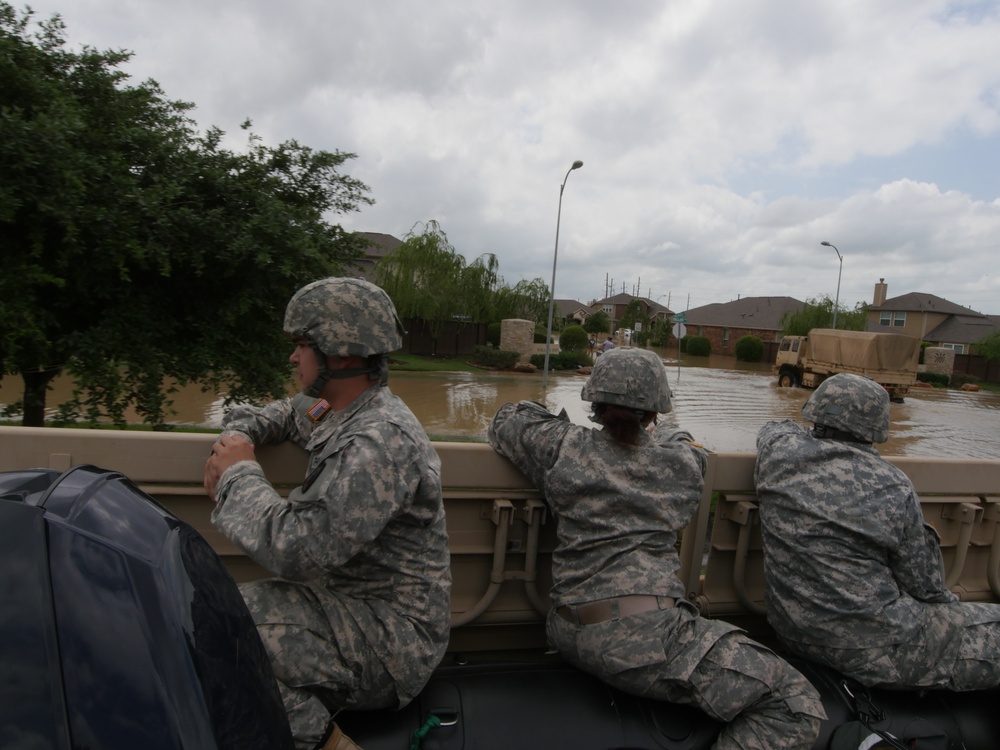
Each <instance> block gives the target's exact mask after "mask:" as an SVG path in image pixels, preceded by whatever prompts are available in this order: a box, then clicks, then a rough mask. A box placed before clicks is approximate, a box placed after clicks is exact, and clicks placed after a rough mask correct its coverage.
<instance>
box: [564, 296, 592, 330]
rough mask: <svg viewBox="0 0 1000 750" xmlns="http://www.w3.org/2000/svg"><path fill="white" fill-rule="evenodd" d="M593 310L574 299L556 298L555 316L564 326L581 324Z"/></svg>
mask: <svg viewBox="0 0 1000 750" xmlns="http://www.w3.org/2000/svg"><path fill="white" fill-rule="evenodd" d="M593 312H594V311H593V310H591V309H590V308H589V307H588V306H587V305H585V304H583V303H582V302H578V301H577V300H575V299H557V300H556V305H555V317H556V320H559V321H560V322H561V323H562V324H563V325H564V326H567V325H583V321H585V320H586V319H587V316H588V315H590V314H591V313H593Z"/></svg>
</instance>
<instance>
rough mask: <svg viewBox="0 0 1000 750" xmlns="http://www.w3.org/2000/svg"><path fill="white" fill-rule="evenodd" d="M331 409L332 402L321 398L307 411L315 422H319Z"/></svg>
mask: <svg viewBox="0 0 1000 750" xmlns="http://www.w3.org/2000/svg"><path fill="white" fill-rule="evenodd" d="M328 411H330V404H329V402H327V400H326V399H325V398H321V399H320V400H319V401H317V402H316V403H315V404H313V405H312V406H310V407H309V411H307V412H306V413H307V414H308V415H309V418H310V419H311V420H312V421H313V422H318V421H319V420H321V419H322V418H323V415H324V414H326V413H327V412H328Z"/></svg>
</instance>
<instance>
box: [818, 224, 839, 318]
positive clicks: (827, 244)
mask: <svg viewBox="0 0 1000 750" xmlns="http://www.w3.org/2000/svg"><path fill="white" fill-rule="evenodd" d="M819 244H821V245H823V246H824V247H832V248H833V252H835V253H836V254H837V258H839V259H840V270H839V271H837V298H836V299H835V300H834V301H833V327H834V328H836V327H837V309H838V308H839V306H840V275H841V274H842V273H843V272H844V256H843V255H841V254H840V250H838V249H837V246H836V245H833V244H831V243H829V242H821V243H819Z"/></svg>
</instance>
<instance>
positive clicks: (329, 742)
mask: <svg viewBox="0 0 1000 750" xmlns="http://www.w3.org/2000/svg"><path fill="white" fill-rule="evenodd" d="M320 750H361V747H360V746H359V745H358V744H357V743H356V742H355V741H354V740H352V739H351V738H350V737H348V736H347V735H346V734H344V733H343V732H342V731H341V729H340V727H339V726H337V725H336V724H334V725H333V730H332V731H331V732H330V736H329V737H327V738H326V742H324V743H323V745H322V747H321V748H320Z"/></svg>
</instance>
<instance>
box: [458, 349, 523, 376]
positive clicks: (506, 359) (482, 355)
mask: <svg viewBox="0 0 1000 750" xmlns="http://www.w3.org/2000/svg"><path fill="white" fill-rule="evenodd" d="M520 358H521V355H520V353H518V352H506V351H504V350H503V349H492V348H490V347H488V346H476V347H473V349H472V356H471V357H469V361H470V362H472V363H473V364H475V365H481V366H483V367H496V368H497V369H498V370H507V369H509V368H511V367H513V366H514V365H516V364H517V360H519V359H520Z"/></svg>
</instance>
